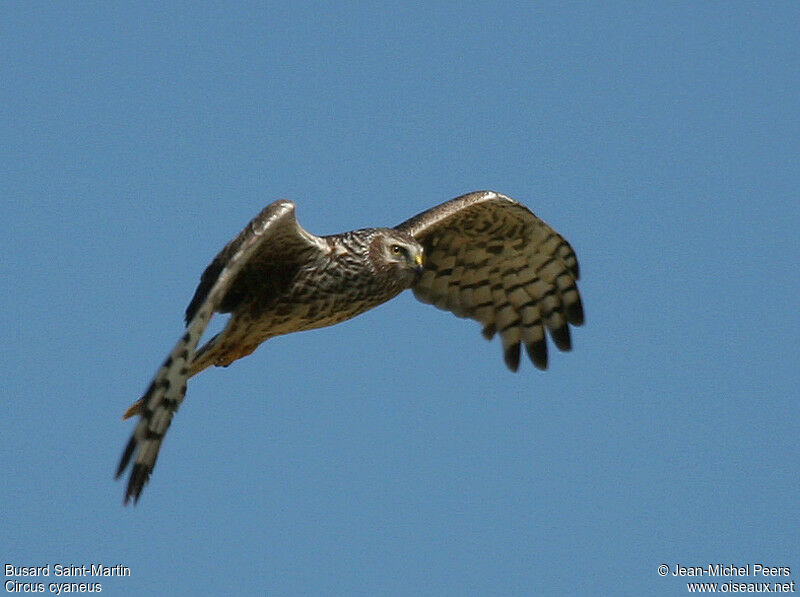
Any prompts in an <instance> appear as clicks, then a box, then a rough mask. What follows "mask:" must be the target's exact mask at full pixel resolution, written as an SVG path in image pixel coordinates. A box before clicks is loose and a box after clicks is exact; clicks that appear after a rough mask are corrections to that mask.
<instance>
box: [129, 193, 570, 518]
mask: <svg viewBox="0 0 800 597" xmlns="http://www.w3.org/2000/svg"><path fill="white" fill-rule="evenodd" d="M294 212H295V206H294V203H292V202H291V201H287V200H280V201H275V202H274V203H272V204H270V205H268V206H267V207H265V208H264V209H263V210H262V211H261V213H259V214H258V215H257V216H256V217H255V218H254V219H253V220H252V221H251V222H250V223H249V224H248V225H247V226H246V227H245V229H244V230H242V231H241V232H240V233H239V234H238V236H236V238H234V239H233V240H232V241H230V242H229V243H228V244H227V245H226V246H225V247H224V248H223V249H222V251H220V253H219V254H218V255H217V256H216V257H215V258H214V260H213V261H212V262H211V264H210V265H209V266H208V267H207V268H206V270H205V271H204V272H203V275H202V276H201V278H200V284H199V285H198V287H197V290H196V291H195V293H194V296H193V297H192V300H191V302H190V303H189V306H188V307H187V309H186V330H185V333H184V334H183V336H182V337H181V338H180V340H178V343H177V344H176V345H175V347H174V348H173V349H172V351H171V352H170V353H169V355H168V356H167V358H166V360H165V361H164V362H163V363H162V365H161V367H160V368H159V369H158V371H157V372H156V374H155V377H154V378H153V380H152V382H151V383H150V386H149V387H148V388H147V391H146V392H145V393H144V396H143V397H142V398H141V399H139V400H138V401H137V402H135V403H134V404H133V405H132V406H131V407H130V408H129V409H128V410H127V411H126V412H125V414H124V416H123V418H124V419H127V418H129V417H131V416H134V415H138V416H139V421H138V423H137V424H136V427H135V429H134V431H133V434H132V436H131V438H130V440H129V442H128V444H127V446H126V448H125V450H124V452H123V454H122V458H121V459H120V462H119V467H118V468H117V474H116V476H117V478H119V477H120V476H121V475H122V473H123V472H124V471H125V470H126V469H127V468H128V465H129V464H131V463H132V467H131V473H130V477H129V479H128V484H127V487H126V489H125V497H124V503H126V504H127V503H128V502H129V501H130V500H131V499H133V501H134V503H135V502H136V501H138V499H139V496H140V495H141V492H142V489H143V488H144V486H145V484H146V483H147V481H148V479H149V478H150V474H151V472H152V471H153V467H154V465H155V462H156V458H157V456H158V451H159V449H160V448H161V442H162V441H163V440H164V435H165V434H166V432H167V429H168V428H169V425H170V422H171V421H172V416H173V415H174V414H175V412H176V411H177V410H178V407H179V406H180V404H181V402H182V401H183V398H184V396H185V394H186V382H187V381H188V379H189V378H190V377H192V376H194V375H197V374H198V373H200V372H201V371H203V370H204V369H206V368H207V367H210V366H211V365H216V366H222V367H225V366H228V365H230V364H231V363H232V362H233V361H235V360H236V359H240V358H242V357H244V356H247V355H249V354H250V353H251V352H253V351H254V350H255V349H256V348H257V347H258V346H259V344H261V343H262V342H264V341H265V340H267V339H269V338H272V337H274V336H280V335H282V334H288V333H291V332H297V331H300V330H309V329H313V328H319V327H323V326H329V325H333V324H335V323H339V322H341V321H345V320H347V319H350V318H352V317H355V316H356V315H358V314H360V313H363V312H364V311H367V310H368V309H372V308H373V307H376V306H378V305H380V304H381V303H383V302H385V301H388V300H389V299H391V298H393V297H394V296H396V295H398V294H399V293H400V292H402V291H403V290H405V289H407V288H411V289H412V290H413V292H414V295H415V296H416V297H417V299H419V300H420V301H422V302H423V303H430V304H433V305H435V306H436V307H438V308H440V309H444V310H447V311H451V312H452V313H454V314H455V315H457V316H458V317H468V318H470V319H474V320H477V321H478V322H479V323H480V324H481V325H482V326H483V335H484V336H485V337H486V338H487V339H491V338H492V337H493V336H494V335H495V334H499V335H500V339H501V340H502V345H503V355H504V358H505V362H506V365H507V366H508V368H509V369H511V370H512V371H516V370H517V368H518V367H519V362H520V345H521V344H522V345H524V346H525V350H526V352H527V353H528V356H529V357H530V359H531V361H532V362H533V364H534V365H535V366H536V367H538V368H539V369H545V368H546V367H547V343H546V340H545V330H547V332H548V334H549V336H550V338H551V340H552V342H553V343H554V344H555V345H556V347H557V348H559V349H560V350H563V351H567V350H570V348H571V341H570V331H569V325H570V324H572V325H581V324H582V323H583V307H582V306H581V299H580V295H579V294H578V288H577V286H576V281H577V279H578V260H577V258H576V256H575V252H574V251H573V250H572V247H571V246H570V245H569V243H568V242H567V241H566V240H564V238H563V237H562V236H561V235H560V234H558V233H557V232H556V231H555V230H553V229H552V228H551V227H550V226H548V225H547V224H546V223H545V222H543V221H542V220H540V219H539V218H537V217H536V216H535V215H534V214H533V213H532V212H531V211H530V210H529V209H528V208H526V207H525V206H523V205H521V204H519V203H517V202H516V201H514V200H513V199H511V198H509V197H506V196H505V195H501V194H500V193H496V192H493V191H479V192H475V193H470V194H467V195H463V196H461V197H457V198H455V199H452V200H450V201H447V202H445V203H442V204H441V205H438V206H436V207H434V208H432V209H429V210H427V211H424V212H422V213H420V214H418V215H416V216H414V217H413V218H411V219H410V220H407V221H405V222H403V223H402V224H400V225H399V226H396V227H395V228H366V229H363V230H354V231H351V232H344V233H342V234H334V235H331V236H315V235H313V234H311V233H309V232H307V231H306V230H304V229H303V228H301V227H300V225H299V224H298V223H297V220H296V219H295V213H294ZM215 312H216V313H230V314H231V317H230V319H229V320H228V323H227V325H226V326H225V328H224V329H223V330H222V331H221V332H220V333H219V334H217V335H216V336H214V337H213V338H211V339H210V340H209V341H208V342H207V343H206V344H205V345H204V346H202V347H201V348H199V349H198V343H199V341H200V337H201V336H202V335H203V332H204V331H205V329H206V326H207V325H208V322H209V320H210V319H211V316H212V314H213V313H215Z"/></svg>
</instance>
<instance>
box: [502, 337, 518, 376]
mask: <svg viewBox="0 0 800 597" xmlns="http://www.w3.org/2000/svg"><path fill="white" fill-rule="evenodd" d="M519 354H520V353H519V342H517V343H516V344H512V345H511V346H509V347H508V348H506V350H505V352H504V354H503V358H505V361H506V365H507V366H508V368H509V369H511V371H516V370H517V369H519Z"/></svg>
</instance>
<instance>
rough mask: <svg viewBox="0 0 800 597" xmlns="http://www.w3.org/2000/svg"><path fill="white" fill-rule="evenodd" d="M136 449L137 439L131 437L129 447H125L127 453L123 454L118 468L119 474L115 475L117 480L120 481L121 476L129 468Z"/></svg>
mask: <svg viewBox="0 0 800 597" xmlns="http://www.w3.org/2000/svg"><path fill="white" fill-rule="evenodd" d="M135 449H136V437H135V436H133V435H131V439H130V440H129V441H128V445H127V446H125V451H124V452H123V453H122V458H120V459H119V466H117V474H116V475H114V478H115V479H119V477H120V475H122V473H123V472H124V471H125V469H126V468H128V463H129V462H130V460H131V456H133V451H134V450H135Z"/></svg>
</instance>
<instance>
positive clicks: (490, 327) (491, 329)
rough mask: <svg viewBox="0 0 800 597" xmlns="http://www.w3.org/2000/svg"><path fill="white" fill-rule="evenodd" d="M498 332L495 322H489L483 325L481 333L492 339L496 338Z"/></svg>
mask: <svg viewBox="0 0 800 597" xmlns="http://www.w3.org/2000/svg"><path fill="white" fill-rule="evenodd" d="M496 332H497V328H496V327H495V325H494V324H493V323H489V324H487V325H485V326H483V331H481V334H483V337H484V338H486V339H487V340H491V339H492V338H494V335H495V333H496Z"/></svg>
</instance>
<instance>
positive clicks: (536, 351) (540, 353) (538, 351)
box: [525, 338, 547, 371]
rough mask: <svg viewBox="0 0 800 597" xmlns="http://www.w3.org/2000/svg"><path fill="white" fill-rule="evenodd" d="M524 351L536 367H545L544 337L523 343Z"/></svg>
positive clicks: (545, 348)
mask: <svg viewBox="0 0 800 597" xmlns="http://www.w3.org/2000/svg"><path fill="white" fill-rule="evenodd" d="M525 351H526V352H527V353H528V356H529V357H530V359H531V362H532V363H533V364H534V366H535V367H536V368H537V369H541V370H542V371H544V370H545V369H547V342H546V341H545V339H544V338H542V339H541V340H538V341H536V342H530V343H528V344H526V345H525Z"/></svg>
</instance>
